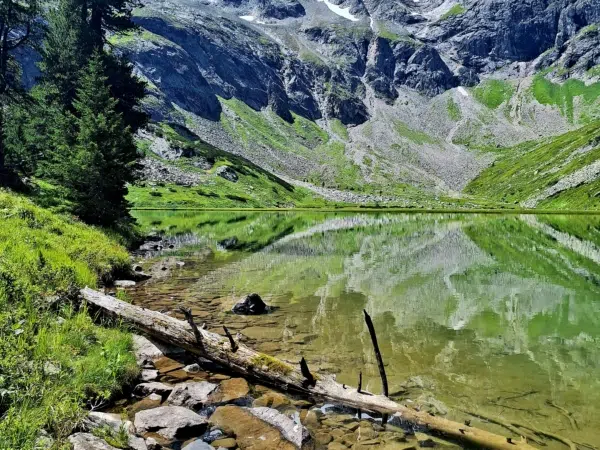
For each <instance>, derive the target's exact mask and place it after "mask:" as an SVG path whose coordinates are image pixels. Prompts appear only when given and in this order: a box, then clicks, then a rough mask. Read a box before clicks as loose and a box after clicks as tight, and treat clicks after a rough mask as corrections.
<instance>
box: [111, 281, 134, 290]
mask: <svg viewBox="0 0 600 450" xmlns="http://www.w3.org/2000/svg"><path fill="white" fill-rule="evenodd" d="M115 286H116V287H120V288H128V287H133V286H135V281H132V280H117V281H115Z"/></svg>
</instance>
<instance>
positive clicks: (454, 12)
mask: <svg viewBox="0 0 600 450" xmlns="http://www.w3.org/2000/svg"><path fill="white" fill-rule="evenodd" d="M466 12H467V8H465V7H464V6H463V5H460V4H456V5H454V6H453V7H452V8H450V9H449V10H448V11H446V12H445V13H444V14H442V16H441V17H440V20H446V19H449V18H450V17H455V16H460V15H461V14H464V13H466Z"/></svg>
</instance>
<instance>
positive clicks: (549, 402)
mask: <svg viewBox="0 0 600 450" xmlns="http://www.w3.org/2000/svg"><path fill="white" fill-rule="evenodd" d="M546 404H547V405H548V406H552V407H553V408H555V409H557V410H558V411H560V413H561V414H562V415H563V416H565V417H566V418H567V419H568V420H569V423H570V424H571V428H573V429H574V430H578V429H579V426H578V425H577V421H576V420H575V419H574V418H573V413H571V411H569V410H568V409H566V408H563V407H562V406H558V405H557V404H556V403H554V402H553V401H552V400H546Z"/></svg>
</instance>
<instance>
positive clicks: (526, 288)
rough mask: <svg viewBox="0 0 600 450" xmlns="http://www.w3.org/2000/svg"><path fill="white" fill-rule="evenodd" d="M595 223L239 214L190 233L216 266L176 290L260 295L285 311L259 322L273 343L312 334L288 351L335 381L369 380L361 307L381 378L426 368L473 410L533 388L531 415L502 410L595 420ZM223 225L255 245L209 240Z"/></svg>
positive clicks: (598, 340)
mask: <svg viewBox="0 0 600 450" xmlns="http://www.w3.org/2000/svg"><path fill="white" fill-rule="evenodd" d="M292 224H293V225H292ZM599 224H600V218H597V217H569V218H565V217H554V216H553V217H531V216H525V217H517V216H507V217H503V216H474V215H468V216H460V215H352V216H344V215H332V216H327V215H320V216H319V215H311V216H308V217H302V215H301V214H299V215H298V216H295V215H277V216H268V217H267V216H261V215H252V216H250V215H249V216H248V217H244V218H243V219H241V220H237V221H235V222H231V221H227V220H225V221H223V220H221V221H219V223H218V224H217V225H215V226H208V227H203V228H202V230H201V231H199V232H198V233H200V234H201V235H202V236H203V237H206V238H207V240H208V242H209V246H210V247H211V248H212V249H213V251H214V259H215V261H219V264H213V265H211V266H210V269H209V271H208V272H204V273H205V275H203V276H201V277H200V278H199V279H198V280H197V281H196V282H195V283H194V284H193V285H191V286H190V287H189V289H188V290H189V292H190V294H192V295H198V293H206V292H211V293H221V294H223V293H227V295H230V296H232V297H240V296H242V295H245V294H247V293H248V292H251V291H252V292H259V293H261V295H264V296H265V297H266V298H267V299H268V301H270V302H271V303H274V304H276V305H278V306H280V307H281V308H282V311H284V312H285V315H284V316H283V317H285V319H284V320H283V322H282V323H277V324H276V325H270V326H275V327H280V328H281V329H282V330H284V332H283V337H284V339H283V340H285V339H286V338H285V336H288V335H289V336H292V337H293V336H298V335H307V334H310V335H311V336H318V338H316V339H315V340H311V341H310V344H309V345H305V346H302V347H298V346H297V345H295V346H293V348H294V349H295V350H290V351H292V352H293V351H295V352H296V353H294V354H293V355H292V356H291V357H293V358H295V357H297V356H298V355H299V353H298V352H301V353H302V355H305V356H307V358H308V359H309V361H314V362H316V361H321V362H325V363H326V364H329V365H334V366H336V367H339V368H340V369H341V375H340V376H341V377H342V380H343V381H344V382H349V383H350V382H352V383H355V379H356V376H357V374H358V371H359V370H362V371H363V372H364V373H365V382H366V383H367V386H369V385H371V386H373V387H375V389H377V388H376V386H377V369H376V365H375V362H374V361H373V356H372V350H371V344H370V342H369V338H368V335H367V334H366V332H365V329H364V323H363V318H362V309H363V308H366V309H367V310H368V311H369V312H370V313H371V314H372V316H373V317H374V320H375V324H376V327H377V329H378V333H379V335H380V345H381V347H382V351H383V353H384V354H385V355H387V360H386V362H387V364H388V371H389V373H390V378H391V380H392V385H394V383H395V384H398V383H399V382H401V381H403V380H405V379H406V378H408V377H410V376H415V375H420V376H426V377H430V378H431V379H432V380H433V383H434V385H435V386H436V395H439V396H440V397H442V398H445V400H446V401H451V402H452V403H457V402H458V403H465V404H468V405H469V404H476V405H483V406H486V407H491V406H490V403H489V402H490V398H497V397H498V396H500V395H503V394H504V395H512V394H511V393H513V394H514V393H515V392H516V393H522V392H527V391H535V392H536V394H535V396H532V398H531V399H528V401H530V402H531V404H530V405H527V408H525V409H528V410H529V411H534V413H530V412H528V413H525V412H518V411H512V410H511V411H512V412H513V413H514V414H516V416H517V417H519V418H522V419H524V420H532V421H533V422H534V423H539V425H540V426H542V425H544V427H545V428H548V427H549V426H551V427H554V426H560V423H561V417H560V415H559V416H558V417H556V416H555V415H553V414H552V413H551V412H549V411H546V410H545V409H544V408H545V407H544V406H543V405H544V404H545V403H544V402H545V400H546V399H548V398H552V399H554V400H555V401H557V402H558V403H560V404H563V405H568V406H569V407H570V408H575V409H576V410H577V411H578V414H579V415H580V417H579V420H580V421H581V423H582V424H584V425H585V427H584V428H585V429H586V430H597V429H599V428H600V414H599V413H600V410H597V409H596V408H597V406H595V405H598V404H600V384H599V383H600V382H599V379H600V376H599V375H600V345H598V344H600V301H599V299H600V282H599V280H600V267H599V265H598V258H597V257H598V255H600V251H598V248H599V247H598V243H600V231H599V230H600V226H599ZM290 226H291V227H292V228H290ZM281 230H286V233H285V234H280V233H281ZM232 234H235V235H237V236H241V239H246V240H248V241H252V242H257V243H260V247H255V248H256V249H258V248H260V249H259V250H257V251H254V252H249V251H245V252H240V251H231V252H220V251H218V250H216V245H215V243H216V242H217V241H218V240H219V239H223V238H224V237H227V236H230V235H232ZM277 234H279V235H278V237H277V238H275V239H273V236H275V235H277ZM233 256H235V257H233ZM224 260H227V261H228V262H227V263H226V264H223V263H222V262H223V261H224ZM286 351H288V350H286ZM459 393H460V396H461V397H460V398H455V397H454V396H455V395H457V394H459ZM540 405H542V406H540ZM506 411H507V410H505V409H501V410H494V412H495V413H498V414H504V413H506ZM531 414H533V415H531ZM542 419H543V420H542ZM562 419H564V417H563V418H562ZM538 420H541V422H538ZM592 435H593V433H592ZM586 436H587V438H589V440H594V439H593V438H590V436H589V435H586V434H583V435H582V439H583V438H584V437H586ZM596 439H597V437H596Z"/></svg>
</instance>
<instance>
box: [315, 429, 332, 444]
mask: <svg viewBox="0 0 600 450" xmlns="http://www.w3.org/2000/svg"><path fill="white" fill-rule="evenodd" d="M315 441H317V444H319V445H327V444H329V443H330V442H331V441H333V437H332V436H331V435H330V434H329V433H326V432H320V433H316V434H315Z"/></svg>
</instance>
